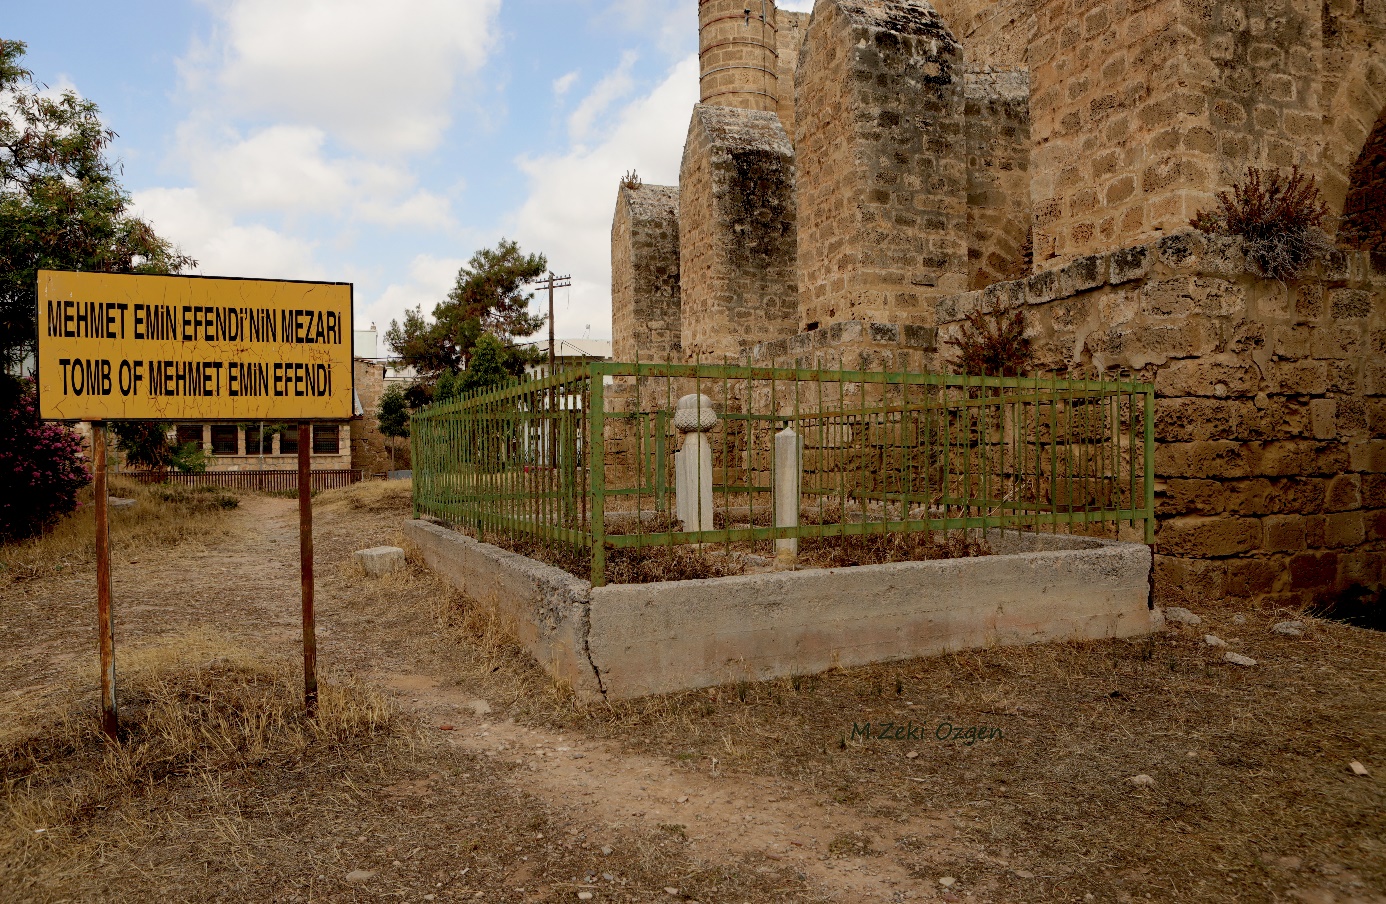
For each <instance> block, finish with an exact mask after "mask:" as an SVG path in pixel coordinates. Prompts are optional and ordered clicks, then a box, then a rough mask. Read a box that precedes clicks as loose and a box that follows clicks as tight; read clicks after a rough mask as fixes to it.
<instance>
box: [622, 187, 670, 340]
mask: <svg viewBox="0 0 1386 904" xmlns="http://www.w3.org/2000/svg"><path fill="white" fill-rule="evenodd" d="M611 329H612V354H613V355H614V356H615V358H616V360H617V361H635V360H637V358H638V360H641V361H664V360H666V359H675V360H680V361H681V360H682V359H683V349H682V341H683V335H682V332H681V331H682V325H681V320H680V295H679V190H678V189H677V188H675V187H672V186H667V185H642V186H640V187H638V188H631V187H628V186H626V185H622V186H621V188H620V189H619V190H618V191H617V194H616V215H615V216H614V217H613V218H612V221H611Z"/></svg>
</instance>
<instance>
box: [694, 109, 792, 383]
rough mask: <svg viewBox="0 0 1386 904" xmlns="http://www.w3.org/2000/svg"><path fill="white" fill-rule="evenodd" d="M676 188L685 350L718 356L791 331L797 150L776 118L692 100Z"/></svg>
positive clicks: (705, 356)
mask: <svg viewBox="0 0 1386 904" xmlns="http://www.w3.org/2000/svg"><path fill="white" fill-rule="evenodd" d="M679 187H680V190H679V272H680V278H681V280H682V316H681V322H682V334H683V338H682V346H683V354H684V357H685V358H686V359H688V360H693V359H695V358H699V357H701V359H702V360H704V361H709V360H712V361H715V360H719V359H720V358H721V357H722V356H723V355H732V356H736V355H739V354H740V353H741V352H742V351H743V350H744V349H746V348H748V347H749V346H752V345H755V344H756V343H758V342H764V341H766V340H768V339H776V338H779V337H781V336H788V335H792V334H793V333H794V332H795V331H796V329H797V326H798V308H797V301H798V298H797V292H796V286H795V263H796V259H797V258H796V253H795V248H796V215H795V203H794V149H793V148H792V147H791V146H790V143H789V136H787V135H786V134H785V131H784V128H783V127H782V126H781V125H780V120H779V118H778V117H777V116H776V115H775V114H774V113H764V112H758V111H751V110H738V109H733V108H731V107H719V106H714V105H711V104H699V105H698V106H696V107H695V108H694V109H693V120H692V123H691V124H690V125H689V130H688V141H687V143H686V144H685V145H684V151H683V164H682V167H681V169H680V174H679Z"/></svg>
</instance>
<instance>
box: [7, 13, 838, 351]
mask: <svg viewBox="0 0 1386 904" xmlns="http://www.w3.org/2000/svg"><path fill="white" fill-rule="evenodd" d="M811 5H812V4H811V3H810V2H808V0H798V2H793V0H791V2H785V3H781V4H780V6H781V7H783V8H787V9H800V10H803V9H808V8H810V7H811ZM0 37H3V38H6V39H12V40H13V39H17V40H21V41H24V42H26V43H27V44H28V45H29V49H28V55H27V57H26V64H27V65H28V67H29V68H30V69H32V70H33V71H34V74H35V76H36V77H37V78H38V79H39V80H40V81H42V82H44V83H46V84H47V85H49V86H50V88H51V89H54V90H61V89H64V88H71V89H73V90H76V91H77V92H78V93H80V94H82V95H83V96H85V97H88V98H91V99H92V100H94V101H96V103H97V104H98V105H99V106H100V107H101V110H102V113H103V118H104V119H105V121H106V123H107V125H109V126H110V127H111V128H113V129H115V130H116V131H117V132H118V133H120V137H119V139H118V140H117V142H116V145H115V155H116V156H117V157H118V158H119V159H120V160H121V161H122V163H123V165H124V182H125V185H126V187H127V188H128V189H129V190H130V191H131V192H132V194H133V196H134V201H135V207H136V209H137V211H138V212H139V213H140V214H141V215H143V216H146V217H147V218H149V219H150V220H151V222H153V224H154V226H155V228H156V229H157V230H158V231H159V232H160V233H161V234H162V235H164V236H166V237H168V238H170V239H172V240H174V241H175V242H177V243H178V244H179V245H180V246H181V247H182V248H183V249H184V250H185V251H187V252H188V253H190V254H192V255H193V256H194V257H196V258H197V259H198V260H199V264H200V265H199V268H198V272H201V273H206V274H212V275H226V276H259V277H265V278H283V279H330V280H345V281H350V282H353V283H355V284H356V319H357V324H358V326H364V325H367V324H369V323H371V322H375V323H377V324H378V325H379V327H380V329H381V330H382V332H383V330H384V329H385V327H386V326H387V325H388V323H389V321H390V320H391V319H393V318H396V317H399V316H400V314H401V312H402V311H403V310H404V309H405V308H406V307H413V306H414V305H416V304H422V305H423V306H424V310H425V312H427V311H430V310H431V309H432V306H433V304H434V303H436V302H437V301H438V300H440V299H441V298H442V297H443V296H444V295H445V294H446V292H447V289H448V288H449V286H451V284H452V281H453V279H454V277H455V276H456V273H457V268H458V267H459V266H460V265H461V264H462V263H463V262H464V261H465V260H466V259H467V258H468V257H469V256H470V255H471V254H472V252H473V251H475V250H476V249H477V248H480V247H483V246H489V245H493V244H494V243H495V242H496V240H497V239H498V238H500V237H501V236H502V235H504V236H508V237H511V238H515V239H517V240H519V241H520V243H521V245H522V247H524V248H525V249H526V250H531V251H543V252H544V253H546V254H548V255H549V259H550V263H551V265H552V267H553V268H554V269H555V270H556V271H558V272H561V273H572V274H573V279H574V285H573V288H572V289H571V290H569V291H567V292H561V293H560V295H559V298H558V305H557V307H558V311H557V317H556V321H557V328H558V333H559V335H560V336H561V337H582V336H591V337H592V338H605V337H608V336H610V332H611V309H610V251H609V232H610V224H611V210H612V206H613V204H614V201H615V194H616V186H617V183H618V182H619V180H620V177H621V175H622V174H623V173H624V172H625V171H626V170H628V169H635V170H637V171H638V172H639V173H640V175H641V176H642V178H644V179H645V181H646V182H650V183H666V184H673V183H674V182H676V181H677V178H678V164H679V156H680V154H681V151H682V147H683V137H684V134H685V132H686V130H687V125H688V117H689V113H690V111H691V109H692V105H693V103H694V102H695V101H696V100H697V59H696V51H697V3H696V0H547V2H543V0H392V2H390V3H381V2H379V0H371V2H366V0H292V2H291V0H196V2H153V0H125V2H122V3H109V2H104V3H98V2H62V0H54V2H49V3H45V4H25V5H19V4H11V5H10V8H8V9H7V10H6V13H5V17H4V24H3V26H0Z"/></svg>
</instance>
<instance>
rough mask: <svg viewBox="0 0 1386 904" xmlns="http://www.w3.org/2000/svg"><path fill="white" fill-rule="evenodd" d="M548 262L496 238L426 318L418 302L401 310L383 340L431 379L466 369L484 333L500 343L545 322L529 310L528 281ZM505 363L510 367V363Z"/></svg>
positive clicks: (536, 276) (472, 261)
mask: <svg viewBox="0 0 1386 904" xmlns="http://www.w3.org/2000/svg"><path fill="white" fill-rule="evenodd" d="M547 267H548V261H547V260H546V259H545V257H544V255H542V254H525V253H524V252H523V251H521V250H520V246H519V244H518V243H516V242H513V241H510V240H509V239H501V240H500V242H499V244H497V245H496V247H495V248H483V249H482V250H480V251H478V252H476V254H473V255H472V258H471V260H470V261H468V262H467V265H466V266H464V267H462V268H461V269H460V270H458V271H457V281H456V283H455V284H454V286H453V288H452V291H450V292H448V297H447V300H445V301H442V302H439V303H438V304H437V305H436V306H435V307H434V308H433V318H432V319H431V320H430V319H429V318H427V317H425V316H424V313H423V309H422V308H421V307H418V308H415V309H414V310H412V311H406V312H405V315H404V321H403V322H400V321H392V322H391V323H390V328H389V330H387V331H386V333H385V338H386V341H387V342H389V343H390V346H391V347H392V348H393V349H394V351H395V354H396V355H398V356H399V357H400V359H401V360H402V361H403V362H404V363H405V364H407V365H410V366H413V367H414V368H416V369H417V370H418V371H419V373H420V374H422V375H423V376H424V377H425V378H426V379H428V380H430V381H432V380H436V379H437V378H438V377H440V376H441V375H442V374H444V373H449V372H450V373H454V374H455V373H457V372H459V371H462V370H465V369H467V368H468V366H469V364H470V361H471V357H472V353H473V350H474V349H475V348H476V347H477V343H478V342H480V341H481V338H482V336H484V335H488V334H489V335H491V336H493V337H495V338H497V339H499V340H500V341H501V344H502V345H504V344H505V343H506V342H507V341H509V340H513V339H516V338H519V337H523V336H528V335H530V334H532V333H534V332H535V331H537V330H538V329H539V328H540V327H541V326H543V325H544V318H543V317H539V316H536V315H534V314H531V313H530V312H529V303H530V300H531V298H532V297H533V294H532V293H531V292H530V291H529V290H528V285H529V283H531V282H533V281H534V280H535V279H538V278H539V276H540V275H542V274H543V273H544V271H545V270H546V268H547ZM508 366H510V367H511V368H512V372H513V362H512V363H509V364H508ZM520 367H521V370H522V369H523V361H521V362H520Z"/></svg>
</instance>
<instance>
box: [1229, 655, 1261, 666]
mask: <svg viewBox="0 0 1386 904" xmlns="http://www.w3.org/2000/svg"><path fill="white" fill-rule="evenodd" d="M1222 658H1223V659H1225V660H1227V661H1228V662H1230V663H1232V664H1233V665H1255V664H1256V660H1254V659H1252V658H1251V657H1250V656H1243V655H1242V654H1241V653H1228V654H1226V655H1225V656H1223V657H1222Z"/></svg>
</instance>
